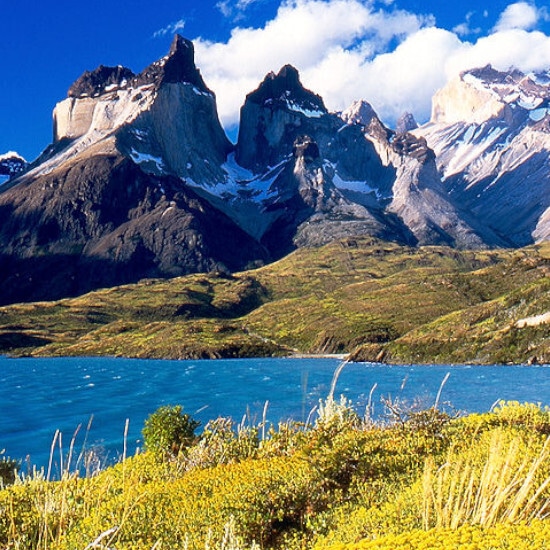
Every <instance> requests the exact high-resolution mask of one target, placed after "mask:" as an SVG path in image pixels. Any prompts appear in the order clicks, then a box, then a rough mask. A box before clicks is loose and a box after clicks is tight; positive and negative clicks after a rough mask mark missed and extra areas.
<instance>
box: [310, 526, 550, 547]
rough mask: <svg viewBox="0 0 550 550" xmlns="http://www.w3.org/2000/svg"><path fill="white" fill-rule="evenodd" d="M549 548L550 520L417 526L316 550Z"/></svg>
mask: <svg viewBox="0 0 550 550" xmlns="http://www.w3.org/2000/svg"><path fill="white" fill-rule="evenodd" d="M545 548H550V522H548V521H534V522H533V523H532V524H531V525H526V524H517V525H513V524H498V525H495V526H494V527H489V528H484V527H480V526H479V525H464V526H462V527H459V528H458V529H430V530H429V531H422V530H415V531H409V532H406V533H401V534H391V535H386V536H381V537H378V538H376V539H374V540H362V541H359V542H356V543H349V544H333V545H330V546H317V547H316V549H315V550H535V549H536V550H543V549H545Z"/></svg>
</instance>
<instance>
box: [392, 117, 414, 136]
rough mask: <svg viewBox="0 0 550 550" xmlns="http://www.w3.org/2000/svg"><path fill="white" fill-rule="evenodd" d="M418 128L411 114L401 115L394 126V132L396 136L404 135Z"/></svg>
mask: <svg viewBox="0 0 550 550" xmlns="http://www.w3.org/2000/svg"><path fill="white" fill-rule="evenodd" d="M417 128H418V123H417V122H416V119H415V118H414V115H413V114H412V113H408V112H406V113H403V114H402V115H401V116H400V117H399V119H398V120H397V123H396V125H395V132H396V133H397V134H405V133H407V132H410V131H411V130H416V129H417Z"/></svg>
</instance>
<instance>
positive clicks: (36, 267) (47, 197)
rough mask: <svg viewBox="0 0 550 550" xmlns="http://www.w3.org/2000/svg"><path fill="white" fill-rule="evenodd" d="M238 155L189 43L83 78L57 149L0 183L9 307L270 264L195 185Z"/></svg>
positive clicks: (57, 115) (1, 276)
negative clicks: (136, 68)
mask: <svg viewBox="0 0 550 550" xmlns="http://www.w3.org/2000/svg"><path fill="white" fill-rule="evenodd" d="M167 120H168V121H171V123H170V124H168V123H167ZM230 148H231V144H230V143H229V141H228V140H227V138H226V136H225V134H224V132H223V130H222V128H221V126H220V124H219V121H218V117H217V112H216V106H215V97H214V94H213V93H212V92H210V91H209V90H208V89H207V88H206V86H205V85H204V82H203V80H202V77H201V76H200V73H199V71H198V70H197V69H196V67H195V65H194V60H193V45H192V44H191V42H189V41H186V40H184V39H182V38H180V37H177V38H176V39H175V40H174V42H173V44H172V47H171V49H170V52H169V54H168V55H167V56H166V57H164V58H163V59H161V60H160V61H158V62H156V63H154V64H152V65H151V66H150V67H147V68H146V69H145V70H144V71H143V72H142V73H140V74H138V75H133V73H132V72H131V71H129V70H128V69H123V68H121V67H114V68H108V67H100V68H99V69H97V70H95V71H92V72H87V73H84V75H83V76H82V77H80V78H79V79H78V80H77V81H76V82H75V83H74V84H73V86H71V88H70V90H69V97H68V98H67V99H65V100H64V101H62V102H61V103H59V104H58V105H57V106H56V107H55V110H54V142H53V144H52V145H51V146H50V147H48V149H47V150H46V151H45V152H44V153H43V155H42V156H41V157H40V158H39V159H37V161H35V162H34V163H33V164H31V165H30V166H29V168H28V170H27V171H26V172H25V173H24V174H23V175H21V176H19V177H18V178H16V179H12V180H11V181H10V182H9V183H8V184H5V185H4V186H3V187H2V192H1V193H0V219H1V220H2V223H1V224H0V243H1V247H0V266H1V269H0V286H1V288H2V292H1V293H0V303H9V302H15V301H28V300H44V299H55V298H59V297H61V296H68V295H76V294H80V293H82V292H86V291H88V290H90V289H93V288H99V287H105V286H112V285H117V284H121V283H124V282H133V281H137V280H139V279H142V278H144V277H166V276H177V275H182V274H185V273H189V272H195V271H212V270H221V271H235V270H239V269H243V268H244V267H246V266H249V265H254V263H255V262H260V263H263V262H265V261H268V260H269V259H270V256H269V254H268V252H267V251H266V250H265V249H264V248H263V247H262V246H261V245H260V244H259V243H258V242H257V241H256V240H255V239H253V238H252V237H250V235H248V234H247V233H246V232H245V231H243V230H242V229H241V228H240V227H238V226H237V225H236V224H235V223H234V222H233V221H232V220H231V219H230V218H228V217H227V216H226V215H225V214H224V213H223V212H221V211H220V210H219V209H217V208H216V207H215V206H213V205H212V204H210V203H209V202H208V201H206V200H205V199H203V198H202V197H200V196H199V195H197V193H196V192H195V191H194V190H193V188H192V187H191V186H190V185H188V184H187V183H186V181H191V180H192V178H193V177H194V178H201V179H202V181H214V180H215V179H216V178H217V177H219V174H220V173H221V168H220V165H221V163H222V162H223V161H225V157H226V155H227V152H228V151H229V149H230ZM183 177H185V178H188V180H185V179H182V178H183Z"/></svg>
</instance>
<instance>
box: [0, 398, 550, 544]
mask: <svg viewBox="0 0 550 550" xmlns="http://www.w3.org/2000/svg"><path fill="white" fill-rule="evenodd" d="M418 414H420V416H421V417H422V419H423V421H422V422H419V421H418V418H419V417H418ZM548 426H550V412H549V411H548V410H547V409H541V408H540V407H538V406H536V405H532V404H519V403H503V404H500V405H499V406H498V407H496V408H495V409H494V410H493V411H492V412H489V413H485V414H475V415H469V416H466V417H458V418H451V417H450V416H448V415H445V413H444V412H443V411H440V410H437V409H434V408H432V409H428V410H424V411H421V412H420V413H411V414H410V415H409V417H408V419H407V420H406V421H404V422H403V421H402V418H400V419H399V420H397V419H395V421H388V422H386V423H384V424H374V423H373V422H372V421H371V420H370V419H369V418H368V417H367V418H362V417H361V416H360V415H359V414H358V413H357V412H356V411H355V410H354V409H353V408H352V407H351V405H350V403H349V402H348V401H347V400H346V399H345V398H341V399H339V400H336V399H334V398H332V397H330V396H329V398H328V399H327V400H325V401H323V402H321V403H320V407H319V412H318V415H317V417H316V418H314V419H313V420H312V422H311V423H310V424H309V425H307V426H306V425H303V424H293V423H284V424H281V425H280V426H278V427H273V428H271V429H270V430H263V429H262V426H261V425H257V426H249V428H248V430H245V429H244V428H243V427H242V426H241V427H240V428H238V427H235V425H234V423H233V422H232V421H231V420H230V419H217V420H213V421H212V422H211V423H209V425H208V426H207V427H206V428H205V430H204V432H203V433H202V434H201V435H199V436H197V438H196V440H195V441H190V443H189V445H188V446H187V447H185V448H184V449H180V450H179V452H178V453H177V454H173V455H172V456H168V455H162V454H159V453H155V452H149V451H147V452H144V453H142V454H140V455H136V456H133V457H129V458H126V457H123V459H122V460H121V462H120V463H118V464H116V465H114V466H111V467H109V468H107V469H104V470H100V471H95V472H93V473H91V474H90V475H87V476H85V477H81V476H80V475H79V474H78V473H77V472H73V473H71V471H69V470H68V469H67V470H65V471H64V472H63V475H62V476H61V477H60V478H59V479H58V480H57V481H49V480H48V479H47V476H45V475H44V474H39V473H38V474H37V473H35V474H34V475H31V476H25V477H17V479H16V480H15V482H14V483H13V484H11V485H8V486H7V487H5V488H3V489H1V490H0V510H1V511H2V513H1V514H0V546H1V547H2V548H10V549H11V548H28V549H31V548H32V549H34V548H37V549H38V548H40V549H56V550H61V549H74V548H103V549H107V548H117V549H120V550H129V549H132V550H133V549H153V548H155V549H162V548H165V549H166V548H189V549H197V550H198V549H200V550H203V549H206V548H210V549H213V548H219V549H222V548H223V549H225V550H230V549H232V550H237V549H241V550H244V549H252V548H254V549H257V548H266V549H283V548H284V549H288V550H295V549H296V550H298V549H302V550H303V549H316V550H321V549H325V548H326V549H333V550H337V549H339V550H343V549H347V550H355V549H357V550H358V549H360V548H369V549H371V548H382V549H385V548H388V549H390V548H393V549H395V548H441V549H447V548H464V549H468V548H487V549H489V548H503V549H504V548H519V549H520V550H521V549H523V548H529V547H531V548H543V547H545V545H548V543H549V542H550V527H549V525H550V520H547V519H546V517H547V515H548V512H549V510H550V507H549V498H550V488H549V484H550V461H549V460H548V458H549V457H548V454H549V440H548V435H547V432H548ZM69 453H70V451H69ZM67 464H68V463H67ZM529 544H531V546H529ZM533 545H534V546H533Z"/></svg>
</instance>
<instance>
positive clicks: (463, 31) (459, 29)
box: [453, 11, 481, 36]
mask: <svg viewBox="0 0 550 550" xmlns="http://www.w3.org/2000/svg"><path fill="white" fill-rule="evenodd" d="M474 15H475V12H473V11H470V12H468V13H467V14H466V18H465V21H464V22H462V23H460V24H459V25H456V26H455V27H454V28H453V32H454V33H455V34H458V35H459V36H467V35H469V34H479V33H480V32H481V27H474V28H473V27H472V24H471V23H472V17H473V16H474Z"/></svg>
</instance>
